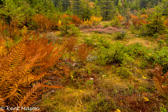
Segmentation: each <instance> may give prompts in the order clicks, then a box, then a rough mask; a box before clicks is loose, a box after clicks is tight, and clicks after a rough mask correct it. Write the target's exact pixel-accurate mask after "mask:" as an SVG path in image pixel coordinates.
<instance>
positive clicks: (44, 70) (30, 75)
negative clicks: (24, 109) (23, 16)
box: [0, 34, 64, 106]
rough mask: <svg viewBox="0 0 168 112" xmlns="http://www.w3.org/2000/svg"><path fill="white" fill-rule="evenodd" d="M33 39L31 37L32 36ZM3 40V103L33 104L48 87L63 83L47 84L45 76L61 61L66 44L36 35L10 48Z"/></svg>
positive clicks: (0, 76)
mask: <svg viewBox="0 0 168 112" xmlns="http://www.w3.org/2000/svg"><path fill="white" fill-rule="evenodd" d="M30 37H31V38H32V39H31V40H30V39H29V38H30ZM4 42H5V40H3V41H1V44H0V45H1V46H0V48H1V47H3V49H1V50H3V51H1V52H2V53H3V52H5V53H3V55H0V88H1V91H0V99H1V100H0V104H2V105H1V106H3V105H4V106H5V105H8V106H25V105H26V106H29V105H30V104H32V103H33V102H34V101H35V99H37V98H38V97H39V95H40V94H41V93H43V92H44V90H45V89H42V88H45V87H47V88H60V86H56V85H53V86H49V85H45V82H46V81H44V80H43V78H44V76H46V75H51V74H55V75H58V74H59V71H53V72H52V73H48V71H49V69H51V67H52V66H54V65H55V64H57V63H58V61H59V58H60V56H61V55H62V53H63V50H64V47H60V48H55V46H53V45H52V43H48V40H47V39H44V38H39V37H37V36H36V35H35V34H34V35H31V36H30V35H29V36H27V37H25V38H23V39H22V41H20V42H19V43H18V44H15V45H14V46H12V47H10V48H9V49H7V48H6V47H4V46H3V45H4Z"/></svg>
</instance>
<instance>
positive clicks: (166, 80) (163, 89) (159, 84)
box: [152, 65, 168, 96]
mask: <svg viewBox="0 0 168 112" xmlns="http://www.w3.org/2000/svg"><path fill="white" fill-rule="evenodd" d="M152 72H153V74H154V77H153V81H154V83H155V86H156V88H157V90H158V91H159V93H160V94H161V95H165V96H167V95H168V71H167V72H166V73H165V74H164V73H163V72H162V67H161V66H159V65H156V66H155V68H154V69H153V70H152Z"/></svg>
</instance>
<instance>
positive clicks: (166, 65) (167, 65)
mask: <svg viewBox="0 0 168 112" xmlns="http://www.w3.org/2000/svg"><path fill="white" fill-rule="evenodd" d="M153 59H154V62H153V63H154V65H155V64H156V63H158V64H160V65H162V67H163V72H166V71H167V69H168V47H162V48H161V49H160V50H158V51H156V52H155V54H154V55H153Z"/></svg>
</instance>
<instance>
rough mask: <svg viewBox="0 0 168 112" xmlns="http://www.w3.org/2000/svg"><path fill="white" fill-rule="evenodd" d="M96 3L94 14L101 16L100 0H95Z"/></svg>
mask: <svg viewBox="0 0 168 112" xmlns="http://www.w3.org/2000/svg"><path fill="white" fill-rule="evenodd" d="M94 3H95V5H94V15H95V16H101V9H100V6H99V5H98V0H95V2H94Z"/></svg>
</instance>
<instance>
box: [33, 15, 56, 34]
mask: <svg viewBox="0 0 168 112" xmlns="http://www.w3.org/2000/svg"><path fill="white" fill-rule="evenodd" d="M33 20H34V21H35V23H36V24H37V27H38V29H39V30H41V31H43V30H51V29H53V28H54V27H55V26H56V21H53V20H52V19H50V18H48V17H46V16H45V15H42V14H36V15H35V16H34V17H33Z"/></svg>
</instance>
